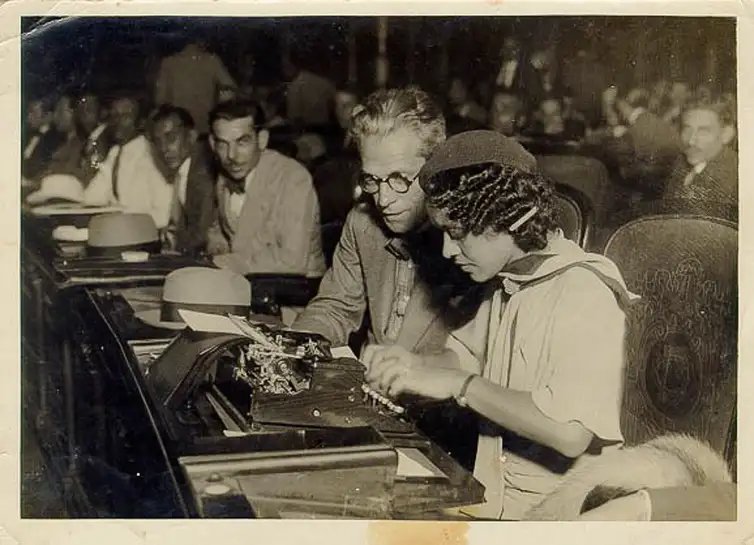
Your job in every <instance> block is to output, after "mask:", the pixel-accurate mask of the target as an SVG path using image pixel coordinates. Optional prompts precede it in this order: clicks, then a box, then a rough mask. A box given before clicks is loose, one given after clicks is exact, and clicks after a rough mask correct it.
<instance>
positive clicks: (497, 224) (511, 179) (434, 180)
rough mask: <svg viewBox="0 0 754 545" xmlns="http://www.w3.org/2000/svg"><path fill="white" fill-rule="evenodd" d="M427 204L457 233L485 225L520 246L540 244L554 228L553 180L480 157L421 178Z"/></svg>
mask: <svg viewBox="0 0 754 545" xmlns="http://www.w3.org/2000/svg"><path fill="white" fill-rule="evenodd" d="M422 189H423V190H424V192H425V193H426V195H427V205H428V206H429V207H432V208H434V209H436V210H438V211H440V212H442V213H444V214H445V215H446V217H447V218H448V220H449V221H450V222H452V223H454V224H456V225H457V226H458V228H459V229H460V230H461V231H462V233H463V235H467V234H469V233H471V234H473V235H477V236H478V235H481V234H483V233H485V232H487V231H488V230H491V231H492V232H494V233H507V234H510V235H511V236H512V237H513V240H514V241H515V243H516V244H517V245H518V247H519V248H521V249H522V250H523V251H525V252H529V251H534V250H541V249H543V248H544V247H545V246H546V245H547V234H548V232H550V231H553V230H554V229H556V228H557V211H556V209H555V202H554V196H553V195H554V194H553V185H552V183H551V182H550V181H549V180H547V179H546V178H545V177H544V176H542V175H541V174H539V173H536V172H535V173H529V172H525V171H523V170H520V169H517V168H515V167H513V166H510V165H502V164H498V163H483V164H476V165H470V166H464V167H459V168H454V169H449V170H444V171H442V172H438V173H437V174H435V175H434V176H432V177H431V178H429V179H428V180H424V181H423V182H422ZM534 207H536V208H537V211H536V213H535V214H534V215H533V216H532V217H531V218H530V219H528V220H527V221H526V222H524V224H523V225H521V226H520V227H519V228H518V229H516V230H515V231H513V232H511V231H509V228H510V227H511V225H513V224H514V223H515V222H516V221H517V220H519V219H521V218H522V217H523V216H524V215H525V214H526V213H527V212H529V211H530V210H532V209H533V208H534Z"/></svg>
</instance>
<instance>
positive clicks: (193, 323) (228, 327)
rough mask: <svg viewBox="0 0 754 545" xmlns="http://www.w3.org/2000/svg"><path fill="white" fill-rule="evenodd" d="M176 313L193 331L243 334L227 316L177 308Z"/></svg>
mask: <svg viewBox="0 0 754 545" xmlns="http://www.w3.org/2000/svg"><path fill="white" fill-rule="evenodd" d="M178 314H179V315H180V316H181V318H183V321H184V322H186V325H188V326H189V327H190V328H191V329H193V330H194V331H204V332H207V333H233V334H236V335H243V334H244V332H243V331H242V330H241V329H240V328H239V327H238V326H237V325H236V324H234V323H233V321H232V320H231V319H230V318H228V317H227V316H220V315H219V314H208V313H206V312H196V311H195V310H186V309H179V310H178Z"/></svg>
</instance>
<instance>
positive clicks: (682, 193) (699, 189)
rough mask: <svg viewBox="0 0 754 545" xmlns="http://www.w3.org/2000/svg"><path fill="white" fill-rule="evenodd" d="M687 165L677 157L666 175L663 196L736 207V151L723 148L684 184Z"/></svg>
mask: <svg viewBox="0 0 754 545" xmlns="http://www.w3.org/2000/svg"><path fill="white" fill-rule="evenodd" d="M690 170H691V166H690V165H689V164H688V163H687V162H686V158H685V157H684V156H681V157H679V158H678V160H677V161H676V163H675V166H674V168H673V171H672V172H671V174H670V176H669V177H668V183H667V185H666V187H665V193H664V195H663V198H665V199H668V200H679V201H686V200H688V201H700V202H713V203H721V204H726V205H731V206H738V154H737V153H736V152H735V151H733V150H732V149H730V148H729V147H725V148H723V149H722V151H721V152H720V153H719V154H718V155H717V157H715V158H714V159H712V160H711V161H709V163H707V166H706V167H705V168H704V170H702V172H700V173H699V174H697V175H696V176H695V177H694V178H693V179H692V180H691V182H690V183H689V185H688V186H684V180H685V179H686V175H687V174H688V173H689V172H690Z"/></svg>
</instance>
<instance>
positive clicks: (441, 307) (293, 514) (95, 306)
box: [13, 15, 745, 544]
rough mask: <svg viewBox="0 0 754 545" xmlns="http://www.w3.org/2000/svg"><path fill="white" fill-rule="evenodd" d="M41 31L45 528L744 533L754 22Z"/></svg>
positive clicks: (35, 369)
mask: <svg viewBox="0 0 754 545" xmlns="http://www.w3.org/2000/svg"><path fill="white" fill-rule="evenodd" d="M19 32H20V40H19V41H20V83H21V87H20V96H19V97H18V98H19V105H18V108H19V111H20V118H19V119H18V120H17V122H18V123H19V126H20V138H21V140H20V145H18V144H17V143H16V142H18V141H16V142H14V143H13V146H15V147H14V150H17V151H14V154H16V155H17V156H18V157H19V163H20V173H17V175H19V176H20V195H21V201H20V203H19V205H20V219H19V221H20V236H21V240H20V266H21V268H20V286H17V287H14V290H20V295H19V296H20V312H21V322H20V339H15V342H16V343H19V342H20V352H21V361H20V400H21V404H20V420H19V424H18V426H19V428H20V440H19V442H20V453H19V459H20V470H19V471H20V483H19V488H20V490H19V494H20V498H19V504H20V517H21V518H22V519H221V518H222V519H228V518H230V519H296V520H302V519H303V520H313V519H314V520H334V519H342V520H401V521H445V522H450V521H453V522H456V521H462V522H473V521H507V522H513V521H581V522H587V521H634V522H635V521H736V520H738V514H737V512H738V509H737V507H738V503H739V502H738V501H737V497H738V494H737V492H738V485H737V483H738V449H737V442H738V441H737V437H738V434H737V422H738V414H739V410H738V408H739V405H738V387H739V379H738V376H739V375H738V370H739V366H738V359H739V284H738V278H739V276H738V270H739V267H738V266H739V257H738V256H739V235H738V232H739V185H738V180H739V159H738V150H739V133H740V131H739V124H738V112H739V111H740V107H739V99H738V83H739V82H738V69H737V66H738V60H737V57H738V55H737V37H738V34H739V25H738V20H737V18H736V17H733V16H703V17H688V16H668V15H664V16H650V15H615V16H608V15H540V16H537V15H499V16H439V15H421V16H420V15H410V16H409V15H400V16H399V15H375V16H366V15H361V16H355V15H327V16H325V15H317V16H286V17H283V16H277V17H261V16H259V17H252V16H233V17H231V16H225V15H217V16H187V15H174V16H157V15H150V16H143V15H125V16H104V15H87V16H57V15H55V16H23V17H21V18H20V31H19ZM744 62H745V59H744ZM742 472H744V470H742ZM500 528H503V527H502V526H501V527H500ZM553 528H555V527H553ZM375 543H376V542H375ZM396 543H398V542H396ZM405 543H408V541H406V542H405ZM416 543H417V544H419V542H418V541H417V542H416ZM437 543H438V544H440V543H441V542H440V541H438V542H437ZM442 543H451V542H450V541H447V542H442ZM453 543H455V542H453ZM459 543H460V542H459Z"/></svg>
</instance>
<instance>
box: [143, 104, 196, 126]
mask: <svg viewBox="0 0 754 545" xmlns="http://www.w3.org/2000/svg"><path fill="white" fill-rule="evenodd" d="M171 117H175V118H176V119H178V121H180V122H181V124H182V125H183V126H184V127H185V128H187V129H193V128H194V118H193V117H191V114H190V113H189V112H188V110H186V109H185V108H181V107H179V106H173V105H172V104H160V106H158V107H157V109H156V110H155V111H154V112H152V115H151V116H150V121H151V123H152V125H156V124H157V123H159V122H160V121H164V120H165V119H169V118H171Z"/></svg>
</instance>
